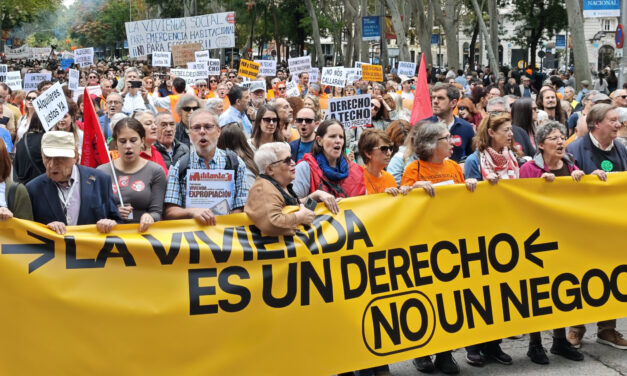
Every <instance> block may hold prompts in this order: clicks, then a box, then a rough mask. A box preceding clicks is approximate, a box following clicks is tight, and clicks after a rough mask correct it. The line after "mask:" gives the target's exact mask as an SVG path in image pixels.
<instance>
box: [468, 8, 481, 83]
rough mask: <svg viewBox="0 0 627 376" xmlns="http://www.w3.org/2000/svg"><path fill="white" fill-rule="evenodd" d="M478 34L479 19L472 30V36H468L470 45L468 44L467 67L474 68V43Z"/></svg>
mask: <svg viewBox="0 0 627 376" xmlns="http://www.w3.org/2000/svg"><path fill="white" fill-rule="evenodd" d="M478 36H479V20H477V23H476V24H475V28H474V29H473V30H472V36H471V37H470V45H469V46H468V68H469V69H470V70H471V71H473V70H475V68H474V67H475V54H476V52H475V44H477V37H478Z"/></svg>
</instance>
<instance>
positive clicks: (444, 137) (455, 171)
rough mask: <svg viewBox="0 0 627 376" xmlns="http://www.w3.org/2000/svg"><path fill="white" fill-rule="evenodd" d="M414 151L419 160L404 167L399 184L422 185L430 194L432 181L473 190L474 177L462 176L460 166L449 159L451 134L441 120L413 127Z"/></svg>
mask: <svg viewBox="0 0 627 376" xmlns="http://www.w3.org/2000/svg"><path fill="white" fill-rule="evenodd" d="M413 146H414V153H416V155H417V156H418V160H416V161H413V162H412V163H410V164H409V165H407V167H406V168H405V172H404V173H403V177H402V178H401V187H403V186H405V187H410V188H423V189H424V190H425V191H427V193H428V194H429V195H430V196H434V195H435V189H434V188H433V187H434V184H438V185H440V184H461V183H465V184H466V188H468V190H469V191H471V192H473V191H474V190H475V188H476V186H477V180H476V179H464V173H463V172H462V168H461V167H460V166H459V165H458V164H457V162H455V161H453V160H452V159H450V157H451V155H453V146H454V144H453V138H452V136H451V132H449V130H448V127H447V126H446V125H444V123H442V122H437V123H425V124H423V125H421V126H420V128H419V129H418V130H417V131H416V135H415V138H414V145H413Z"/></svg>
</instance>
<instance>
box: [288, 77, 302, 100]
mask: <svg viewBox="0 0 627 376" xmlns="http://www.w3.org/2000/svg"><path fill="white" fill-rule="evenodd" d="M285 95H286V96H288V97H300V90H298V83H297V82H296V81H288V82H286V83H285Z"/></svg>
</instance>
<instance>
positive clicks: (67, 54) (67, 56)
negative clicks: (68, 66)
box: [61, 51, 74, 60]
mask: <svg viewBox="0 0 627 376" xmlns="http://www.w3.org/2000/svg"><path fill="white" fill-rule="evenodd" d="M61 59H72V60H73V59H74V52H72V51H63V52H61Z"/></svg>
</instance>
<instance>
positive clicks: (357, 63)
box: [355, 61, 368, 70]
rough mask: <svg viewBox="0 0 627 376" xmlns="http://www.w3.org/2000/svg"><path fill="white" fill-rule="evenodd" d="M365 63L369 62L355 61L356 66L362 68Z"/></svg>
mask: <svg viewBox="0 0 627 376" xmlns="http://www.w3.org/2000/svg"><path fill="white" fill-rule="evenodd" d="M364 64H368V63H363V62H361V61H356V62H355V68H359V69H360V70H361V66H362V65H364Z"/></svg>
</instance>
